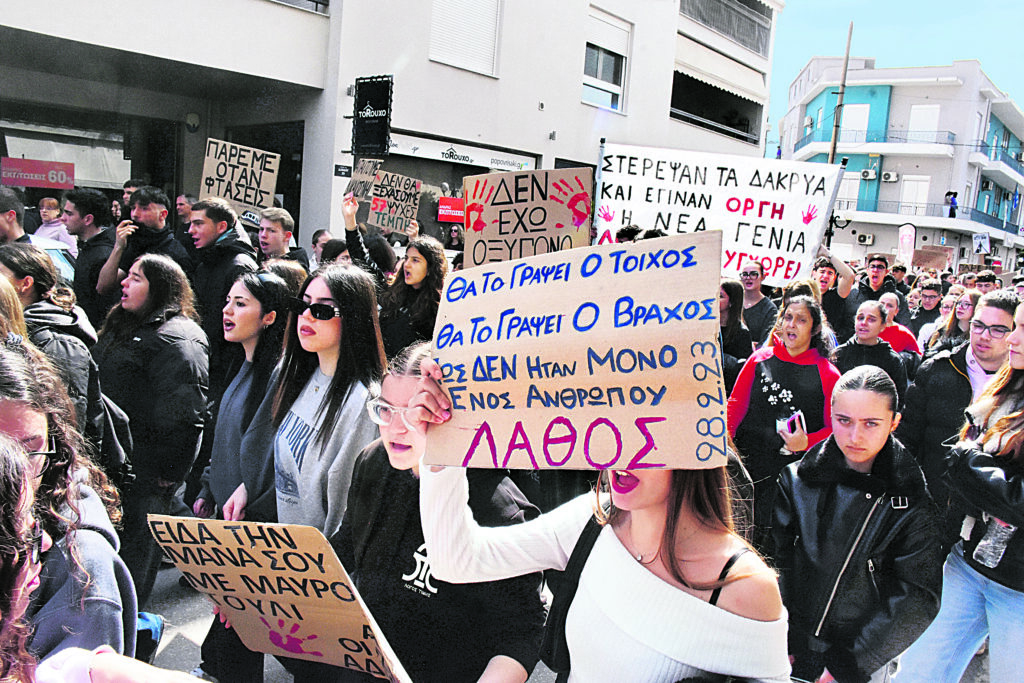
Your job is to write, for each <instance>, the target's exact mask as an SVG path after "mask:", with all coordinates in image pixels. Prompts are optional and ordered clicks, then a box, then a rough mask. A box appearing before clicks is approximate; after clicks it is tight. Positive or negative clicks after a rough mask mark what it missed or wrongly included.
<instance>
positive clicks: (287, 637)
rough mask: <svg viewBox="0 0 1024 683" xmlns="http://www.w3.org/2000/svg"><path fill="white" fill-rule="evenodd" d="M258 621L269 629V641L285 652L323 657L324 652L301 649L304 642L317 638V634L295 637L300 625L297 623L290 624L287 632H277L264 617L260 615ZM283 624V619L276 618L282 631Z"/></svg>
mask: <svg viewBox="0 0 1024 683" xmlns="http://www.w3.org/2000/svg"><path fill="white" fill-rule="evenodd" d="M260 621H262V622H263V624H264V625H265V626H266V627H267V628H268V629H270V633H269V634H268V636H269V638H270V642H271V643H273V644H274V645H276V646H277V647H279V648H281V649H282V650H284V651H285V652H291V653H292V654H295V655H313V656H314V657H323V656H324V654H323V653H322V652H313V651H310V650H304V649H302V644H303V643H304V642H306V641H310V640H316V639H317V635H316V634H313V635H311V636H306V637H305V638H299V637H297V636H296V635H295V632H296V631H298V630H299V626H300V625H299V624H292V627H291V629H289V630H288V632H287V633H278V632H277V630H276V629H275V628H274V627H273V626H271V625H270V624H269V623H267V620H266V619H264V618H263V617H260ZM284 624H285V621H284V619H278V620H277V628H279V629H281V630H282V631H284Z"/></svg>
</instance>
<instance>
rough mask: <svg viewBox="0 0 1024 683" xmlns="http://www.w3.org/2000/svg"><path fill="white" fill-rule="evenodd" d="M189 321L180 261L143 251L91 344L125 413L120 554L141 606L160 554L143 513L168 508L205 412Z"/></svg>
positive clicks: (200, 342) (200, 337)
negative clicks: (127, 475) (128, 470)
mask: <svg viewBox="0 0 1024 683" xmlns="http://www.w3.org/2000/svg"><path fill="white" fill-rule="evenodd" d="M197 321H198V315H197V314H196V311H195V306H194V297H193V294H192V287H191V286H190V285H189V282H188V278H187V277H186V276H185V272H184V271H183V270H182V269H181V266H179V265H178V264H177V263H175V262H174V261H173V260H171V259H170V258H168V257H167V256H161V255H157V254H145V255H143V256H140V257H139V258H138V259H136V261H135V263H133V264H132V266H131V268H130V269H129V271H128V275H127V277H125V279H124V280H123V281H122V282H121V302H120V303H119V304H117V305H116V306H114V308H113V309H111V311H110V313H108V314H107V319H106V321H105V322H104V324H103V328H102V329H101V330H100V338H99V341H98V342H97V343H96V346H94V347H93V350H92V351H93V357H94V358H95V359H96V363H97V365H99V367H100V383H101V386H102V387H103V392H104V393H105V394H106V395H107V396H109V397H110V398H111V400H113V401H114V403H116V404H117V405H119V406H120V407H121V408H122V409H123V410H124V411H125V412H126V413H127V414H128V417H129V420H130V426H131V433H132V440H133V441H134V447H133V451H132V467H133V469H134V470H135V475H136V479H135V483H134V484H133V485H132V487H131V489H130V490H129V491H128V492H127V493H126V494H125V497H124V530H123V532H122V538H121V540H122V541H123V544H122V550H121V555H122V557H124V559H125V563H126V564H127V565H128V568H129V569H130V570H131V572H132V578H133V579H134V580H135V588H136V590H137V591H138V596H139V607H140V608H142V609H145V606H146V602H147V601H148V599H149V595H150V593H151V592H152V590H153V584H154V582H155V581H156V574H157V570H158V569H159V567H160V558H161V552H160V547H159V546H158V545H157V543H156V540H154V538H153V536H152V535H151V534H150V533H149V526H148V524H147V522H146V515H147V514H149V513H155V514H168V513H169V512H170V509H171V500H172V498H173V496H174V493H175V491H176V490H177V488H178V487H179V486H180V485H181V484H182V482H184V481H185V475H187V474H188V472H189V469H190V468H191V467H192V463H193V461H194V460H195V458H196V453H197V452H198V450H199V442H200V438H201V437H202V434H203V426H204V424H205V422H206V419H207V413H208V409H207V403H206V396H207V389H208V388H209V381H208V366H209V355H210V349H209V344H208V343H207V339H206V334H205V333H204V332H203V330H202V328H200V327H199V324H198V322H197Z"/></svg>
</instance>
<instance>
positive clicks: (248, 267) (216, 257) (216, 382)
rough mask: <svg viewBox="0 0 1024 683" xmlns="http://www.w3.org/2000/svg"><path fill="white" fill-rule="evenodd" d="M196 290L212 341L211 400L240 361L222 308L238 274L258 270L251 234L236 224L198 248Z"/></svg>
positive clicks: (205, 328) (204, 325)
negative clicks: (229, 339) (226, 337)
mask: <svg viewBox="0 0 1024 683" xmlns="http://www.w3.org/2000/svg"><path fill="white" fill-rule="evenodd" d="M196 257H197V258H198V261H199V265H198V267H197V268H196V275H195V291H196V302H197V303H198V308H199V318H200V320H201V324H202V327H203V332H205V333H206V338H207V339H208V340H209V342H210V390H211V393H212V394H213V395H212V396H211V397H210V398H211V400H217V399H218V398H220V395H221V394H222V393H223V392H224V389H225V388H226V387H227V385H228V377H227V373H228V369H229V368H230V367H231V366H232V361H237V364H241V362H242V359H241V353H242V347H241V346H240V345H239V344H231V343H228V342H226V341H224V322H223V316H222V315H221V311H222V310H223V308H224V300H225V299H226V298H227V295H228V292H229V291H230V290H231V285H232V284H234V282H235V280H236V279H238V276H239V275H241V274H243V273H247V272H255V271H256V249H255V248H254V247H253V246H252V244H250V243H249V236H248V235H246V234H245V231H244V230H242V228H241V227H239V226H237V225H236V226H235V227H234V228H230V229H228V230H227V232H225V233H224V234H223V235H221V236H220V238H218V239H217V241H216V242H214V243H213V244H211V245H210V246H208V247H206V248H204V249H199V250H197V251H196Z"/></svg>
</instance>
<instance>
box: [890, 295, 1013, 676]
mask: <svg viewBox="0 0 1024 683" xmlns="http://www.w3.org/2000/svg"><path fill="white" fill-rule="evenodd" d="M1007 344H1008V346H1009V350H1010V354H1009V362H1008V363H1007V364H1006V365H1004V366H1003V367H1002V369H1000V370H999V373H998V374H997V375H996V377H995V379H994V380H992V383H991V384H990V385H989V386H988V388H987V389H986V390H985V393H984V394H982V396H981V398H980V399H978V401H977V402H976V403H974V404H973V405H972V406H971V407H970V408H968V409H967V418H968V421H967V424H966V425H964V427H963V429H962V430H961V432H960V443H958V444H957V445H956V447H955V448H953V449H952V451H950V453H949V455H948V457H947V463H948V466H949V468H948V470H947V473H946V476H945V478H944V480H945V482H946V484H947V485H948V487H949V492H950V498H951V506H950V507H951V511H950V513H948V514H953V512H954V511H955V513H956V516H957V517H958V518H960V519H962V523H961V525H960V537H959V538H958V539H956V544H955V545H954V546H953V549H952V550H951V551H950V553H949V556H948V557H947V558H946V564H945V566H944V568H943V580H942V606H941V607H940V608H939V614H938V616H936V617H935V620H934V621H933V622H932V623H931V625H930V626H929V627H928V629H927V630H926V631H925V632H924V634H923V635H922V636H921V638H920V639H919V640H918V641H917V642H916V643H914V644H913V645H911V646H910V649H909V650H907V652H906V653H905V654H904V655H903V660H902V662H901V667H902V671H901V673H900V674H899V676H898V677H897V678H898V680H899V681H900V683H905V681H957V680H960V677H961V676H962V675H963V673H964V671H965V670H966V669H967V665H968V664H969V663H970V661H971V659H972V658H973V657H974V654H975V653H976V652H977V651H978V648H979V647H981V644H982V643H983V642H985V639H986V638H988V641H989V655H988V662H989V675H990V676H991V678H992V680H993V681H1014V680H1020V672H1021V669H1020V651H1021V647H1022V646H1024V621H1022V620H1021V618H1020V615H1021V613H1022V612H1024V530H1022V529H1021V528H1022V527H1024V448H1022V447H1024V305H1020V306H1018V307H1017V312H1016V314H1015V315H1014V329H1013V331H1012V332H1011V333H1010V336H1009V338H1008V341H1007Z"/></svg>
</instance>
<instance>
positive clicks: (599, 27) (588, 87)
mask: <svg viewBox="0 0 1024 683" xmlns="http://www.w3.org/2000/svg"><path fill="white" fill-rule="evenodd" d="M631 33H632V27H631V25H630V24H628V23H626V22H624V21H622V20H621V19H618V18H617V17H613V16H612V15H610V14H608V13H607V12H603V11H601V10H599V9H597V8H594V7H592V8H591V9H590V22H589V25H588V32H587V35H588V40H587V43H586V50H585V54H584V60H583V94H582V99H583V101H584V102H587V103H589V104H594V105H597V106H599V107H605V108H607V109H614V110H616V111H622V110H623V109H625V94H626V73H627V70H626V56H627V55H628V54H629V39H630V34H631Z"/></svg>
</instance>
